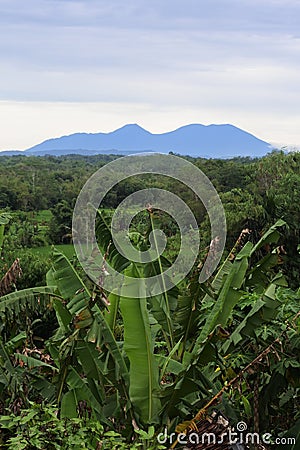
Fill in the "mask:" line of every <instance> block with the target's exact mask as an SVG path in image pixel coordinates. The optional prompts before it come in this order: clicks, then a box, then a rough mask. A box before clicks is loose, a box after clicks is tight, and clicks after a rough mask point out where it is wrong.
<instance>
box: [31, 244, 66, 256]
mask: <svg viewBox="0 0 300 450" xmlns="http://www.w3.org/2000/svg"><path fill="white" fill-rule="evenodd" d="M55 249H56V250H58V251H59V252H62V253H63V254H64V255H66V257H67V258H69V259H70V258H72V257H73V255H75V250H74V246H73V245H72V244H56V245H46V246H45V247H34V248H32V249H31V251H32V253H33V254H35V255H39V256H43V257H50V255H51V253H53V251H54V250H55Z"/></svg>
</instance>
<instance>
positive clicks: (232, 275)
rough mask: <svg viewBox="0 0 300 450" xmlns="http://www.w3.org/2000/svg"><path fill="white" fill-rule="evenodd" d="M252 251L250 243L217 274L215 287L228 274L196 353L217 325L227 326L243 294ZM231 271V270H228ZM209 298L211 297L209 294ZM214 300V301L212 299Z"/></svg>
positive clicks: (195, 351) (195, 349) (198, 340)
mask: <svg viewBox="0 0 300 450" xmlns="http://www.w3.org/2000/svg"><path fill="white" fill-rule="evenodd" d="M251 250H252V244H251V243H250V242H248V243H247V244H246V245H245V246H244V247H243V249H242V250H241V252H240V253H239V254H238V255H237V256H236V258H235V260H234V261H233V263H230V268H229V261H227V262H226V266H223V268H224V269H225V270H226V272H225V270H224V271H223V272H222V271H220V272H219V273H218V274H217V277H216V281H215V283H213V286H216V284H217V283H219V282H220V278H221V277H223V276H224V273H226V277H225V279H224V282H223V284H222V285H221V286H222V287H221V289H220V291H219V293H218V296H217V299H216V300H215V303H214V306H213V308H212V311H211V313H210V314H209V316H208V318H207V320H206V322H205V325H204V327H203V328H202V330H201V332H200V335H199V337H198V338H197V340H196V342H195V346H194V353H195V354H198V353H199V349H200V347H201V346H202V343H203V342H204V341H205V339H207V337H208V335H209V334H210V333H211V332H212V331H213V330H214V328H215V327H216V326H217V325H221V326H225V325H226V323H227V320H228V318H229V316H230V314H231V312H232V309H233V308H234V306H235V305H236V303H237V302H238V301H239V299H240V298H241V296H242V294H243V292H242V291H240V290H239V289H240V288H241V286H242V284H243V281H244V278H245V274H246V271H247V268H248V258H249V256H250V253H251ZM228 269H229V270H228ZM207 297H209V295H208V294H207ZM212 300H214V299H212Z"/></svg>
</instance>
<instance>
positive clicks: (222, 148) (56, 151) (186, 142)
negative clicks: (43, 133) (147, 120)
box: [0, 124, 272, 158]
mask: <svg viewBox="0 0 300 450" xmlns="http://www.w3.org/2000/svg"><path fill="white" fill-rule="evenodd" d="M271 149H272V147H271V145H270V144H268V143H267V142H265V141H262V140H261V139H258V138H257V137H255V136H254V135H252V134H250V133H248V132H246V131H244V130H242V129H240V128H237V127H235V126H233V125H229V124H226V125H201V124H190V125H186V126H183V127H180V128H178V129H176V130H174V131H170V132H167V133H161V134H154V133H150V132H149V131H147V130H145V129H144V128H142V127H140V126H139V125H137V124H128V125H125V126H123V127H122V128H119V129H117V130H115V131H112V132H110V133H75V134H71V135H69V136H62V137H60V138H55V139H48V140H46V141H44V142H42V143H40V144H37V145H35V146H33V147H31V148H28V149H27V150H25V151H23V152H19V151H12V152H11V151H10V152H0V154H23V155H24V154H25V155H27V156H29V155H36V156H44V155H53V156H60V155H66V154H82V155H95V154H117V155H118V154H120V155H127V154H132V153H140V152H161V153H169V152H173V153H175V154H180V155H189V156H193V157H203V158H232V157H238V156H240V157H244V156H251V157H261V156H264V155H265V154H266V153H268V152H269V151H270V150H271Z"/></svg>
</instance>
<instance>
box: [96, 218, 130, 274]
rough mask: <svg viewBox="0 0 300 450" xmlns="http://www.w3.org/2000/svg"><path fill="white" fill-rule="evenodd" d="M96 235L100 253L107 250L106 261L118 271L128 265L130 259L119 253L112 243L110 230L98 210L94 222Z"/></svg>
mask: <svg viewBox="0 0 300 450" xmlns="http://www.w3.org/2000/svg"><path fill="white" fill-rule="evenodd" d="M96 237H97V240H98V245H99V247H100V248H101V251H102V254H103V255H104V254H105V253H106V252H107V261H108V262H109V264H110V265H111V266H112V267H113V269H115V270H117V271H118V272H122V271H123V270H124V269H125V268H126V267H128V266H129V264H130V261H129V260H128V259H127V258H125V257H124V256H123V255H121V254H120V253H119V252H118V250H117V248H116V247H115V245H114V243H113V238H112V235H111V231H110V229H109V227H108V225H107V223H106V221H105V219H104V217H103V215H102V213H101V211H98V215H97V224H96Z"/></svg>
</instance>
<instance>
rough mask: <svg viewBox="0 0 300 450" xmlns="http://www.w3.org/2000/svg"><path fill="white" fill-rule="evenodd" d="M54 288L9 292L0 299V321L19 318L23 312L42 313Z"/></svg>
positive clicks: (53, 292)
mask: <svg viewBox="0 0 300 450" xmlns="http://www.w3.org/2000/svg"><path fill="white" fill-rule="evenodd" d="M55 291H56V286H43V287H36V288H29V289H23V290H22V291H16V292H11V293H10V294H7V295H4V296H3V297H1V298H0V317H1V319H2V321H7V320H12V319H14V318H16V317H21V315H22V313H24V311H31V312H36V311H44V310H45V309H46V308H47V305H48V304H49V299H50V296H51V295H55Z"/></svg>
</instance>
